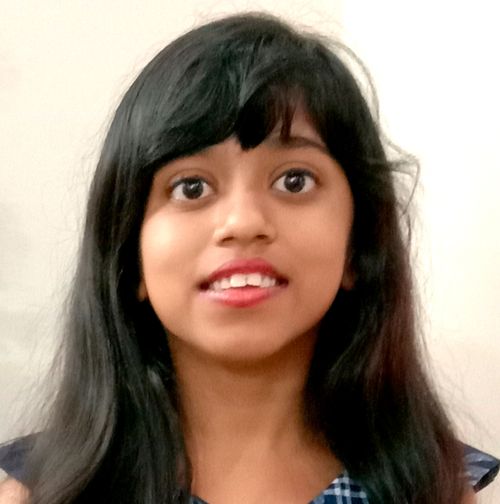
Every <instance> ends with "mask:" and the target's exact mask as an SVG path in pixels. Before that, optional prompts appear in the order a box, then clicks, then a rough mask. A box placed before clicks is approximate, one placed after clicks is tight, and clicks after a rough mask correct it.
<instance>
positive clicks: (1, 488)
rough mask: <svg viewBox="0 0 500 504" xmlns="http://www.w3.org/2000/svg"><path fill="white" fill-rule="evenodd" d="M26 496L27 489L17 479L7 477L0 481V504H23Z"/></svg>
mask: <svg viewBox="0 0 500 504" xmlns="http://www.w3.org/2000/svg"><path fill="white" fill-rule="evenodd" d="M28 497H29V492H28V489H27V488H26V487H25V486H24V485H23V484H22V483H19V481H17V480H15V479H13V478H8V479H6V480H5V481H2V482H1V483H0V504H24V503H27V502H28Z"/></svg>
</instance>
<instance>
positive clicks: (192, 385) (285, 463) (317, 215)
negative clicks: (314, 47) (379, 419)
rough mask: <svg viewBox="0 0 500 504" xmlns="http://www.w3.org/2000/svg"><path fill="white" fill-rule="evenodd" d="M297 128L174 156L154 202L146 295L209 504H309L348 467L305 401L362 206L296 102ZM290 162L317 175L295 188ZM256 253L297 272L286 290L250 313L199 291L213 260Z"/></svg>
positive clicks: (344, 279)
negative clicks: (187, 187)
mask: <svg viewBox="0 0 500 504" xmlns="http://www.w3.org/2000/svg"><path fill="white" fill-rule="evenodd" d="M291 136H292V138H293V140H292V142H291V143H290V144H288V145H283V144H282V143H281V142H280V140H279V135H278V134H277V133H276V134H271V135H270V137H269V138H268V139H267V140H265V141H264V142H263V143H262V144H261V145H259V146H258V147H256V148H254V149H251V150H249V151H243V150H242V149H241V148H240V146H239V143H238V142H237V141H236V140H235V139H233V138H230V139H228V140H226V141H225V142H223V143H221V144H218V145H216V146H213V147H210V148H209V149H207V150H206V151H204V152H202V153H199V154H197V155H194V156H190V157H187V158H182V159H179V160H175V161H173V162H171V163H169V164H168V165H166V166H165V167H163V168H162V169H160V171H159V172H158V173H157V175H156V177H155V179H154V182H153V185H152V189H151V193H150V196H149V200H148V203H147V207H146V215H145V219H144V222H143V226H142V231H141V240H140V247H141V260H142V272H143V281H142V283H141V286H140V288H139V296H140V297H141V298H146V297H147V298H149V301H150V302H151V304H152V306H153V308H154V310H155V312H156V313H157V315H158V317H159V318H160V320H161V321H162V323H163V325H164V326H165V328H166V329H167V332H168V338H169V344H170V348H171V352H172V357H173V360H174V365H175V367H176V373H177V379H178V383H179V388H180V396H181V402H182V411H183V416H184V418H183V425H184V426H185V436H186V442H187V447H188V453H189V456H190V460H191V462H192V465H193V476H194V478H193V491H194V493H195V494H197V495H199V496H200V497H202V498H203V499H205V500H207V501H208V502H216V503H218V504H224V503H226V502H227V503H229V502H235V501H238V502H248V503H254V502H255V503H256V502H259V503H260V504H265V503H266V502H269V503H271V502H272V503H274V504H276V503H278V504H279V503H280V502H283V503H285V502H286V503H287V504H290V503H300V504H303V503H304V502H308V501H310V500H311V499H312V498H314V497H315V496H316V495H317V494H318V493H320V492H321V491H322V490H323V489H324V488H325V487H326V486H328V484H329V483H330V482H331V481H332V479H333V478H334V477H335V476H336V475H338V473H339V472H340V471H341V465H340V463H339V462H338V461H337V460H336V459H335V457H334V456H333V455H332V454H331V453H330V451H329V450H328V449H326V448H325V443H324V442H323V440H321V439H318V438H317V437H316V436H315V435H314V433H311V432H310V431H309V430H308V428H307V426H306V425H305V423H304V415H303V410H302V408H303V390H304V385H305V381H306V378H307V373H308V368H309V363H310V359H311V356H312V351H313V348H314V345H315V340H316V327H317V325H318V323H319V322H320V320H321V319H322V317H323V316H324V314H325V312H326V310H327V309H328V307H329V306H330V304H331V303H332V301H333V299H334V298H335V296H336V294H337V292H338V290H339V289H340V288H349V286H350V284H351V281H350V275H349V271H348V268H347V257H348V245H349V234H350V230H351V225H352V219H353V201H352V195H351V191H350V188H349V184H348V182H347V179H346V177H345V175H344V173H343V171H342V169H341V167H340V166H339V165H338V163H337V162H336V161H335V160H334V159H332V158H331V156H329V155H328V153H327V151H326V148H325V146H324V144H323V142H322V141H321V139H320V137H319V135H318V133H317V132H316V131H315V130H314V128H313V127H312V126H311V124H310V122H309V121H308V119H307V117H306V115H305V114H303V113H301V112H300V111H299V112H298V113H297V114H296V115H295V117H294V121H293V124H292V129H291ZM291 169H304V170H308V171H309V172H310V174H311V175H310V176H309V175H307V176H305V177H304V179H303V180H304V182H305V187H304V189H303V190H302V191H300V192H298V193H294V192H290V191H287V190H286V186H285V184H284V182H285V178H286V177H287V173H289V171H290V170H291ZM288 176H289V175H288ZM182 177H201V178H202V179H204V180H206V181H207V186H206V192H205V193H203V197H201V198H199V199H195V200H185V199H182V198H183V193H182V191H181V189H182V187H181V188H175V187H174V189H172V187H173V186H175V184H176V181H178V180H179V179H182ZM284 177H285V178H284ZM254 257H259V258H263V259H265V260H266V261H269V262H270V263H272V264H273V265H274V267H275V268H276V269H278V270H279V272H280V273H281V274H282V275H283V276H285V277H286V279H287V280H288V284H287V286H286V287H285V288H283V289H281V290H280V292H279V293H278V294H277V295H275V296H273V297H271V298H269V299H267V300H266V301H264V302H262V303H259V304H258V305H256V306H252V307H245V308H235V307H228V306H226V305H223V304H221V303H217V302H214V301H213V300H212V299H209V298H207V297H206V296H204V295H202V293H201V291H200V288H199V285H200V283H201V282H203V280H204V279H206V278H207V276H208V275H210V274H211V273H212V272H213V271H214V270H215V269H217V268H219V267H220V266H221V265H222V264H224V263H226V262H227V261H230V260H233V259H241V258H254ZM207 419H210V420H209V421H207ZM242 499H243V500H242Z"/></svg>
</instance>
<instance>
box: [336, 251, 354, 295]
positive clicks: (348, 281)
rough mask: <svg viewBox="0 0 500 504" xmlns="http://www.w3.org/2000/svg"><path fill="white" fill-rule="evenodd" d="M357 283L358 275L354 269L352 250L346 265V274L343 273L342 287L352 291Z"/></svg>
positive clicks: (349, 252)
mask: <svg viewBox="0 0 500 504" xmlns="http://www.w3.org/2000/svg"><path fill="white" fill-rule="evenodd" d="M355 283H356V274H355V272H354V269H353V267H352V250H349V251H348V254H347V257H346V260H345V264H344V272H343V273H342V280H341V281H340V287H341V288H342V289H344V290H347V291H350V290H352V289H353V288H354V285H355Z"/></svg>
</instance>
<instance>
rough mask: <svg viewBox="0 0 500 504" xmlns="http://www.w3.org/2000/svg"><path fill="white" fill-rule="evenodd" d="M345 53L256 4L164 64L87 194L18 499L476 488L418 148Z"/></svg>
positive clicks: (393, 495) (120, 126)
mask: <svg viewBox="0 0 500 504" xmlns="http://www.w3.org/2000/svg"><path fill="white" fill-rule="evenodd" d="M346 54H347V53H346V51H345V50H344V49H342V48H341V47H340V46H339V47H335V48H334V49H329V48H328V46H327V45H326V43H325V42H323V41H322V40H321V39H320V38H318V37H315V36H312V35H306V34H299V33H298V32H296V31H294V30H293V29H292V28H290V27H288V26H286V25H285V24H283V23H282V22H280V21H279V20H277V19H275V18H272V17H268V16H263V15H242V16H233V17H229V18H226V19H223V20H220V21H216V22H213V23H210V24H207V25H205V26H202V27H200V28H198V29H195V30H193V31H191V32H189V33H187V34H186V35H184V36H182V37H180V38H179V39H177V40H175V41H174V42H173V43H171V44H170V45H168V46H167V47H166V48H165V49H164V50H163V51H161V52H160V53H159V54H158V55H157V56H156V57H155V58H154V59H153V61H151V62H150V63H149V64H148V65H147V66H146V68H145V69H144V70H143V72H142V73H141V74H140V76H139V77H138V78H137V80H136V81H135V82H134V84H133V85H132V86H131V88H130V89H129V90H128V92H127V93H126V95H125V97H124V98H123V100H122V102H121V104H120V106H119V107H118V110H117V112H116V114H115V117H114V119H113V122H112V124H111V127H110V130H109V133H108V135H107V138H106V140H105V143H104V147H103V150H102V154H101V158H100V160H99V163H98V166H97V170H96V173H95V177H94V180H93V184H92V187H91V191H90V198H89V202H88V212H87V219H86V225H85V231H84V236H83V241H82V246H81V253H80V259H79V265H78V270H77V274H76V278H75V282H74V288H73V292H72V296H71V300H70V314H69V317H68V322H67V327H66V332H65V350H64V365H63V377H62V383H61V387H60V389H59V391H58V394H57V397H56V399H55V402H54V404H53V407H52V413H51V416H50V418H49V420H48V422H47V424H46V425H45V428H44V429H43V432H42V433H40V434H38V435H36V436H35V437H32V438H28V439H25V440H24V445H23V448H22V450H23V451H25V452H26V456H27V461H26V462H25V463H23V468H22V471H23V473H22V475H20V476H19V479H21V480H22V481H23V482H24V483H25V487H23V488H22V489H21V490H19V489H20V488H21V487H20V486H19V484H18V483H13V482H10V483H7V485H6V486H4V490H3V491H4V495H6V494H7V493H8V492H9V491H10V490H9V488H12V487H14V490H12V491H13V492H14V493H17V494H18V495H17V497H13V499H14V502H22V501H23V500H24V499H25V497H26V496H27V494H28V492H29V495H30V502H33V503H36V504H59V503H60V504H62V503H70V502H72V503H76V502H78V503H80V502H106V503H109V502H117V503H122V504H123V503H141V504H143V503H149V504H157V503H160V502H165V503H166V502H168V503H174V502H176V503H177V502H189V501H190V499H191V502H194V503H201V502H205V501H206V502H209V503H211V504H225V503H234V502H246V503H273V504H275V503H278V504H280V503H286V504H295V503H297V504H305V503H306V502H311V501H312V502H314V503H316V504H319V503H325V504H329V503H332V504H333V503H336V502H352V503H368V502H369V503H370V504H376V503H403V502H404V503H412V504H424V503H434V504H449V503H458V502H473V497H472V493H471V490H469V484H468V482H467V480H466V476H465V473H466V471H465V467H464V450H463V446H462V445H460V444H459V443H458V442H457V440H456V438H455V435H454V433H453V430H452V428H451V426H450V422H449V420H448V418H447V417H446V414H445V413H444V411H443V409H442V407H441V405H440V403H439V401H438V399H437V398H436V396H435V394H434V392H433V391H432V388H431V386H430V385H429V382H428V380H427V378H426V376H425V373H424V371H423V366H422V364H421V362H420V355H419V348H418V342H417V338H416V334H417V330H416V323H415V313H414V311H415V310H414V301H413V288H412V279H411V272H410V266H409V262H408V244H407V241H406V239H405V237H406V235H407V234H408V228H407V227H406V223H403V222H402V218H403V217H404V211H402V208H404V207H402V206H401V205H400V203H399V202H398V199H397V196H396V191H395V171H396V170H397V169H399V168H401V163H395V162H391V161H389V159H388V157H387V155H386V152H385V151H384V146H383V144H382V140H381V134H380V131H379V129H378V126H377V123H376V121H375V119H374V117H373V115H372V113H371V112H370V110H369V107H368V105H367V102H366V101H365V99H364V97H363V95H362V93H361V92H360V89H359V87H358V84H357V83H356V80H355V79H354V78H353V76H352V74H351V72H350V71H349V70H348V69H347V66H346V64H345V63H343V62H342V60H341V57H340V56H341V55H346ZM403 224H405V225H403ZM195 496H197V497H195ZM6 499H7V497H4V500H2V501H0V502H8V501H7V500H6Z"/></svg>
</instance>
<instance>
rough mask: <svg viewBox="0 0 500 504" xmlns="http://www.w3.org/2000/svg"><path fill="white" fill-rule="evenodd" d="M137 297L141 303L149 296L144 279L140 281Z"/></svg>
mask: <svg viewBox="0 0 500 504" xmlns="http://www.w3.org/2000/svg"><path fill="white" fill-rule="evenodd" d="M137 298H138V299H139V301H140V302H141V303H142V301H145V300H146V299H147V298H148V290H147V289H146V284H145V283H144V280H142V279H141V281H140V282H139V287H138V288H137Z"/></svg>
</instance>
